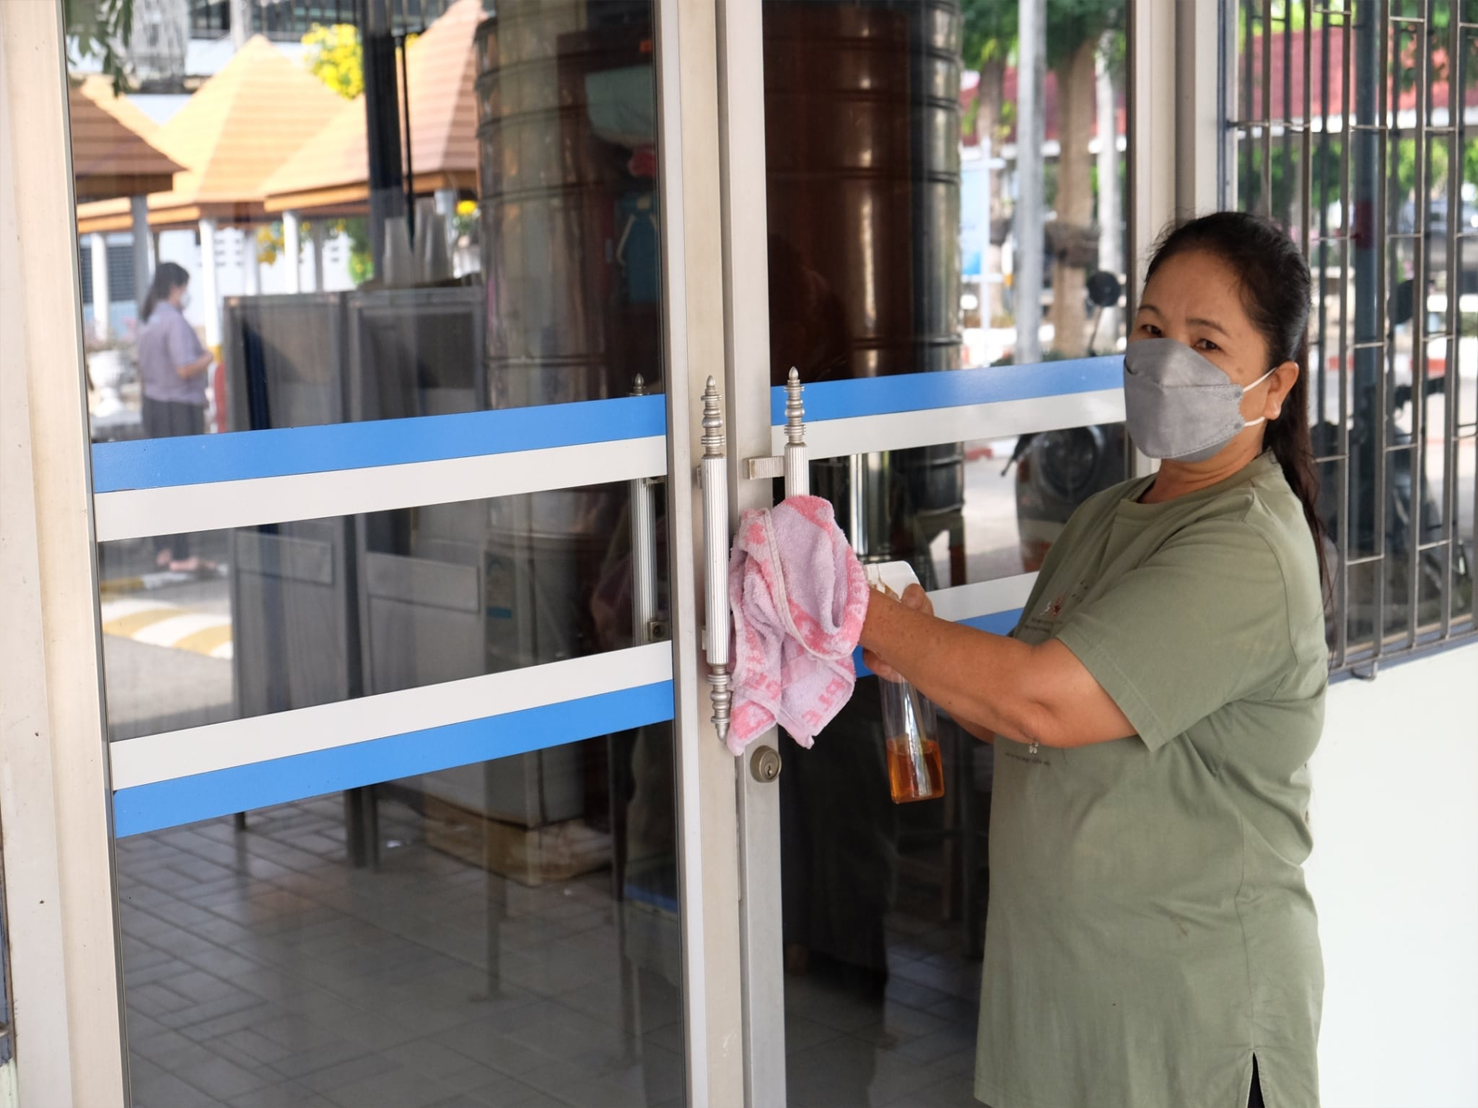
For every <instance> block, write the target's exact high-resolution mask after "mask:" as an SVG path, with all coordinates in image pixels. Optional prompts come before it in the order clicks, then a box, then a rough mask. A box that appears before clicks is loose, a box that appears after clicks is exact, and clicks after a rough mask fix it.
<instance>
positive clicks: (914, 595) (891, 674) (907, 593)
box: [862, 585, 934, 681]
mask: <svg viewBox="0 0 1478 1108" xmlns="http://www.w3.org/2000/svg"><path fill="white" fill-rule="evenodd" d="M883 602H891V603H896V604H902V605H903V606H904V607H905V608H907V609H908V610H909V611H911V612H923V613H924V615H926V616H932V615H933V614H934V602H933V601H932V600H930V599H929V594H928V593H926V592H925V591H924V590H923V587H922V586H920V585H910V586H908V588H906V589H904V590H903V596H902V597H901V598H900V599H899V600H896V601H894V600H893V598H892V597H890V596H888V594H887V593H876V594H874V595H873V597H872V603H883ZM862 662H863V664H864V665H866V666H867V668H868V669H870V670H872V671H873V672H874V673H875V674H877V675H878V676H879V677H881V678H882V679H883V680H884V681H902V680H903V676H902V674H900V673H899V672H898V671H897V670H896V669H894V668H893V667H892V666H890V665H889V664H888V663H887V662H885V661H883V660H882V659H881V658H879V657H878V656H877V655H876V654H874V653H873V652H872V651H871V650H864V651H863V652H862Z"/></svg>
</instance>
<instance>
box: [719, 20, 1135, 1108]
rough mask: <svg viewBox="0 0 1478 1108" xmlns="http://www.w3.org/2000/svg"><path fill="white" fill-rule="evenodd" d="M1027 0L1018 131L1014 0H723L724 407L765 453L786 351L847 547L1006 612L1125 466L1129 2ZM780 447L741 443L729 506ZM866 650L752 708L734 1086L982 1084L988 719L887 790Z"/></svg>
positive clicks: (743, 496)
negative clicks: (919, 799) (763, 773)
mask: <svg viewBox="0 0 1478 1108" xmlns="http://www.w3.org/2000/svg"><path fill="white" fill-rule="evenodd" d="M730 7H736V6H730ZM1007 8H1009V9H1010V12H1009V15H1010V18H1009V19H1008V18H1006V17H1005V16H1004V15H1003V13H1004V11H1005V9H1007ZM1041 8H1042V9H1043V14H1044V16H1045V20H1046V44H1045V53H1044V54H1040V56H1041V61H1042V65H1043V68H1044V70H1045V80H1044V87H1045V95H1044V96H1042V97H1041V98H1040V99H1038V100H1036V102H1035V109H1034V110H1035V118H1036V120H1037V127H1038V128H1039V130H1037V131H1035V132H1034V134H1035V137H1034V138H1033V137H1031V135H1032V134H1033V132H1026V131H1023V133H1018V128H1025V127H1026V126H1028V125H1029V124H1028V123H1027V120H1028V118H1029V117H1028V111H1029V110H1030V109H1029V107H1028V104H1027V102H1026V101H1027V99H1028V95H1029V89H1028V88H1027V87H1026V85H1027V82H1028V78H1027V77H1025V76H1023V77H1021V78H1020V81H1018V61H1020V60H1021V59H1024V58H1027V57H1028V56H1029V51H1027V49H1026V48H1025V47H1024V46H1023V45H1022V43H1021V42H1020V41H1019V36H1018V35H1017V28H1016V18H1015V17H1016V13H1017V6H1016V5H1015V4H1014V3H1013V4H1009V5H991V4H972V3H963V4H961V3H958V2H953V0H929V2H925V3H851V2H826V0H817V2H808V3H786V2H782V0H775V2H766V3H763V4H760V5H756V6H753V10H752V11H746V12H738V11H731V12H727V13H726V14H725V17H724V18H725V28H724V30H725V35H724V41H725V43H726V50H727V57H726V59H725V69H726V72H727V74H728V76H727V77H726V78H725V80H726V83H725V86H724V94H725V96H726V97H727V113H726V124H727V131H726V133H725V141H726V143H727V144H728V145H727V149H726V153H727V177H726V180H725V187H726V190H727V194H728V197H729V211H730V218H731V223H732V225H731V227H730V228H729V233H730V242H729V247H730V255H729V257H730V261H729V280H730V287H731V290H732V293H731V295H732V300H733V302H732V303H731V304H730V306H729V312H730V321H731V326H730V343H731V357H732V359H733V362H734V363H735V364H736V365H738V366H740V367H746V368H747V369H748V370H749V371H750V372H748V373H735V374H733V375H732V376H731V380H730V382H729V385H730V389H731V393H732V395H731V397H730V401H731V412H732V418H733V421H734V426H733V427H732V429H731V434H732V437H733V438H734V439H736V440H738V441H742V442H744V443H745V444H746V449H747V450H748V451H750V452H753V453H763V454H766V455H778V454H779V453H780V452H781V450H782V448H783V446H784V443H785V442H787V441H788V440H787V437H786V433H785V432H786V428H785V426H784V425H785V423H786V395H785V389H784V388H783V386H784V384H785V382H786V379H787V376H788V374H789V372H790V371H791V369H792V367H794V369H796V370H797V371H798V376H799V381H800V383H801V384H802V386H803V392H802V397H801V399H802V402H803V407H804V442H805V446H806V452H807V455H808V457H809V464H808V467H807V474H806V476H807V477H808V479H809V487H810V491H811V492H812V493H814V494H816V495H819V496H823V497H826V498H828V499H830V500H831V501H832V503H833V504H834V506H835V508H836V515H837V519H838V521H839V522H840V523H841V525H842V527H843V528H844V530H846V531H847V533H848V535H849V537H850V538H851V540H852V542H853V545H854V548H855V549H856V551H857V553H858V555H859V556H860V557H861V558H862V559H863V560H864V561H865V562H889V561H904V562H907V563H908V564H909V565H910V567H911V568H912V570H913V571H914V573H915V574H916V576H917V577H918V579H919V580H920V581H921V582H922V583H923V585H924V587H925V588H926V589H928V590H929V591H930V592H931V594H932V596H933V600H934V604H935V607H936V611H937V612H938V614H940V615H941V616H943V617H945V618H949V619H953V620H957V621H961V622H966V623H969V624H971V625H973V626H976V627H980V628H982V629H985V630H989V631H993V632H996V633H1006V632H1009V631H1010V630H1011V628H1012V627H1013V626H1014V625H1015V622H1016V619H1017V616H1018V615H1019V610H1020V608H1021V605H1022V604H1023V603H1024V601H1025V599H1026V597H1027V595H1028V593H1029V591H1030V588H1031V585H1032V582H1033V580H1034V575H1035V572H1036V570H1037V568H1038V567H1039V566H1040V565H1041V562H1042V558H1043V556H1044V554H1045V552H1046V550H1047V549H1048V547H1049V546H1050V545H1051V543H1052V542H1053V540H1054V539H1055V538H1056V536H1057V534H1058V533H1059V532H1060V531H1061V529H1062V526H1063V524H1064V523H1065V521H1066V520H1067V518H1068V515H1069V514H1070V513H1071V511H1072V509H1073V508H1074V507H1075V506H1076V505H1077V504H1078V503H1079V502H1080V501H1082V500H1083V499H1084V498H1085V497H1087V496H1088V495H1090V494H1091V493H1093V492H1095V491H1097V490H1098V489H1101V488H1104V487H1106V486H1108V485H1110V484H1112V483H1115V482H1117V481H1120V480H1122V479H1123V478H1124V477H1125V476H1127V462H1126V450H1125V440H1124V431H1123V423H1122V421H1123V400H1122V394H1121V390H1120V380H1121V364H1122V361H1121V359H1117V358H1115V357H1113V354H1114V353H1115V352H1116V351H1118V350H1120V349H1122V341H1123V322H1122V317H1123V307H1122V305H1123V292H1124V287H1123V286H1124V281H1125V272H1126V266H1125V258H1126V253H1127V251H1126V241H1125V240H1126V223H1127V217H1126V212H1127V211H1128V205H1127V203H1126V197H1125V192H1126V190H1125V188H1124V173H1125V167H1126V164H1127V156H1128V151H1127V149H1126V134H1125V114H1124V95H1125V93H1124V89H1125V84H1126V82H1125V75H1124V73H1123V65H1124V61H1123V59H1124V56H1125V36H1126V27H1125V22H1124V19H1125V16H1124V7H1123V6H1122V5H1110V4H1104V5H1102V6H1101V7H1095V6H1094V5H1088V6H1086V7H1085V6H1084V5H1081V4H1066V3H1063V4H1060V5H1059V4H1057V3H1055V0H1046V3H1045V4H1043V5H1041ZM1021 64H1023V65H1024V64H1027V63H1026V62H1021ZM755 73H763V78H762V79H761V80H756V79H754V77H753V76H752V75H753V74H755ZM737 74H748V75H750V76H748V77H745V78H740V77H737V76H736V75H737ZM760 150H763V152H764V157H763V159H761V158H759V157H758V156H757V155H758V151H760ZM1030 155H1035V156H1036V159H1037V162H1038V165H1039V166H1042V167H1043V168H1039V169H1033V168H1032V167H1031V164H1030V163H1031V157H1030ZM1034 212H1035V213H1036V214H1033V213H1034ZM1044 214H1045V218H1044ZM756 320H763V321H764V326H759V327H757V326H756V324H755V321H756ZM758 367H764V368H763V369H759V368H758ZM775 468H776V467H774V466H771V467H769V468H765V467H758V468H753V469H749V468H741V469H740V471H739V474H738V479H737V481H736V487H737V489H738V495H739V498H740V500H741V506H743V507H754V506H758V505H762V504H763V505H768V504H769V503H772V502H773V501H774V500H775V499H776V498H778V496H780V495H781V490H780V489H779V488H778V482H774V483H772V482H771V481H769V480H747V479H746V478H747V477H748V475H749V474H750V473H751V472H754V473H759V474H762V475H767V474H773V473H774V472H775ZM792 476H793V475H792ZM858 665H859V673H860V674H861V676H862V679H861V680H859V682H858V685H857V689H856V692H855V694H854V696H853V697H852V700H851V702H850V703H849V704H848V705H847V707H846V708H845V709H844V710H843V711H842V713H841V714H840V715H839V716H838V717H837V718H836V719H835V721H834V722H833V723H831V724H830V725H829V726H828V727H827V728H826V730H825V731H823V733H822V734H821V735H820V736H818V737H817V739H816V742H815V746H814V748H813V749H810V750H803V749H801V748H800V747H798V746H797V745H796V744H795V743H794V742H792V741H791V740H790V739H789V738H788V737H787V736H785V735H784V734H779V735H772V736H769V737H767V738H766V739H764V740H761V742H760V743H759V744H757V745H761V746H770V747H773V748H774V750H775V751H776V752H777V753H778V754H779V756H780V762H781V764H782V766H783V769H782V771H781V772H780V773H779V776H778V779H777V780H775V781H774V783H773V784H769V783H765V782H764V781H762V780H760V779H759V778H758V776H757V775H755V774H751V773H748V772H745V773H743V774H741V777H742V787H741V794H742V795H741V808H742V812H743V815H742V820H741V826H742V845H743V850H744V859H745V862H744V877H745V905H746V907H745V914H744V926H745V935H744V942H745V950H746V956H747V957H746V976H745V987H746V996H747V998H748V1001H749V1005H748V1008H747V1009H746V1021H747V1022H746V1027H747V1030H748V1032H749V1035H750V1047H749V1054H748V1056H747V1062H748V1067H749V1068H748V1071H747V1075H748V1078H749V1083H748V1089H749V1093H750V1102H751V1103H755V1104H762V1103H763V1104H770V1103H781V1102H782V1101H788V1103H789V1104H791V1105H793V1106H811V1105H833V1104H849V1105H860V1104H873V1105H886V1104H934V1105H954V1104H960V1105H968V1104H974V1103H976V1101H975V1097H974V1091H973V1070H974V1048H975V1031H976V1017H977V1004H978V995H979V988H980V972H981V971H980V956H981V949H982V943H983V936H984V929H985V920H986V910H987V903H988V897H989V866H988V864H987V858H988V852H989V816H990V800H991V782H992V772H991V770H992V748H991V747H990V746H988V745H985V744H982V743H979V742H977V741H976V740H974V739H973V738H971V737H970V736H968V735H966V734H965V733H964V732H963V731H961V730H960V729H958V728H957V727H955V726H954V725H953V724H952V723H951V722H950V721H948V720H947V719H946V720H943V721H941V725H940V735H939V740H940V745H941V747H942V751H943V760H944V767H945V768H944V775H945V784H946V792H945V796H944V798H943V799H941V800H933V801H928V802H924V803H919V804H912V805H905V806H899V805H895V804H894V803H893V802H892V801H891V799H890V793H889V787H888V774H887V768H886V764H885V759H884V753H885V738H886V736H885V735H884V734H883V731H882V712H881V706H880V703H879V694H878V688H877V680H876V679H875V678H871V677H868V676H867V674H866V671H865V670H863V669H861V668H860V665H861V662H860V658H859V659H858Z"/></svg>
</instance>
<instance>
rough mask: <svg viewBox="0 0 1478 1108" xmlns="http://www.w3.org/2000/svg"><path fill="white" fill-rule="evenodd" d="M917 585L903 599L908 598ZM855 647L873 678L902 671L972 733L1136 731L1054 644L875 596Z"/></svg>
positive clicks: (1080, 735)
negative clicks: (945, 617) (859, 646)
mask: <svg viewBox="0 0 1478 1108" xmlns="http://www.w3.org/2000/svg"><path fill="white" fill-rule="evenodd" d="M916 588H918V586H916V585H913V586H910V587H909V590H908V592H907V593H905V594H904V596H905V598H907V599H908V600H913V596H912V594H913V591H914V589H916ZM919 591H920V593H922V591H923V590H922V589H920V590H919ZM862 646H863V647H864V648H865V649H866V650H867V651H868V652H869V654H870V655H871V659H870V660H869V663H868V664H869V665H870V666H871V667H872V668H873V670H874V671H875V672H878V673H879V674H880V676H885V675H887V674H888V673H890V672H894V673H898V674H902V675H903V676H904V677H906V678H908V680H910V681H912V682H913V683H914V685H915V686H916V687H917V688H918V689H919V690H920V691H921V692H922V693H923V694H924V695H925V696H927V697H928V698H929V699H930V700H932V701H934V703H936V704H938V705H939V706H940V707H941V708H943V709H944V710H945V711H947V712H948V713H949V714H950V715H951V716H953V717H954V718H955V719H956V720H968V721H969V723H970V724H971V726H969V727H967V728H966V729H967V730H969V731H970V733H971V734H974V735H979V734H980V732H981V731H989V732H992V733H994V734H997V735H1000V736H1002V737H1003V738H1007V739H1012V740H1014V741H1016V742H1022V743H1030V742H1039V743H1041V744H1042V745H1043V746H1057V747H1074V746H1087V745H1088V744H1090V743H1099V742H1108V741H1110V740H1112V739H1122V738H1127V737H1129V736H1130V735H1133V734H1134V733H1135V730H1134V727H1133V725H1132V724H1130V722H1129V720H1128V719H1127V718H1126V717H1125V715H1124V713H1123V712H1121V711H1120V710H1119V706H1118V705H1117V704H1115V703H1114V701H1113V699H1112V698H1111V697H1110V696H1109V695H1108V693H1106V692H1104V690H1103V688H1102V686H1100V685H1099V683H1098V682H1097V681H1096V680H1095V679H1094V677H1093V675H1092V674H1091V673H1089V672H1088V670H1087V668H1086V667H1085V666H1084V665H1083V663H1082V662H1080V661H1078V659H1077V657H1076V656H1075V655H1074V654H1073V652H1072V651H1070V650H1069V649H1068V648H1067V647H1066V646H1064V645H1063V644H1062V643H1060V642H1057V641H1055V640H1049V641H1048V642H1044V643H1042V644H1040V645H1038V646H1029V645H1027V644H1026V643H1023V642H1018V641H1017V640H1015V639H1008V638H1004V637H1003V636H1000V635H991V634H988V633H986V632H984V631H977V630H975V629H974V628H972V627H965V626H962V625H960V624H955V623H950V622H948V621H947V620H942V619H936V618H935V617H934V616H932V615H928V614H925V613H924V612H922V611H916V610H913V608H912V606H911V605H910V604H907V603H900V602H899V601H897V600H894V599H893V598H892V597H889V596H886V595H883V594H881V593H874V594H873V596H872V597H871V599H870V600H869V602H868V608H867V620H866V622H865V623H864V624H863V626H862ZM874 662H876V663H878V664H874Z"/></svg>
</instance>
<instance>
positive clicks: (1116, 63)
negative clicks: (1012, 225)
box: [962, 0, 1124, 355]
mask: <svg viewBox="0 0 1478 1108" xmlns="http://www.w3.org/2000/svg"><path fill="white" fill-rule="evenodd" d="M1046 8H1047V65H1048V67H1049V68H1050V69H1051V70H1052V71H1053V73H1054V74H1056V77H1057V134H1058V140H1059V146H1060V152H1059V154H1058V164H1057V169H1056V180H1055V186H1056V187H1055V201H1056V203H1055V207H1056V212H1057V219H1058V222H1059V224H1060V225H1061V226H1062V227H1063V228H1064V229H1066V228H1070V227H1076V228H1087V227H1089V226H1090V225H1091V224H1092V223H1093V196H1094V187H1093V168H1094V167H1093V160H1092V158H1091V157H1090V155H1089V153H1088V141H1089V139H1090V137H1091V135H1092V128H1093V104H1094V99H1095V97H1094V84H1095V81H1096V74H1095V67H1094V61H1095V57H1096V52H1097V48H1098V44H1099V40H1100V38H1102V37H1103V35H1104V32H1105V31H1110V30H1115V29H1118V28H1121V27H1122V25H1123V6H1122V4H1121V3H1120V2H1119V0H1046ZM962 10H963V14H964V42H963V55H964V61H965V64H966V65H971V66H976V67H978V69H979V71H980V92H979V95H978V99H977V108H976V109H975V111H976V115H975V119H974V120H973V122H974V123H975V127H976V133H977V134H979V135H981V136H982V137H990V138H991V139H992V140H993V141H995V142H999V141H1001V139H1003V138H1004V134H1005V130H1006V124H1007V122H1008V116H1007V113H1008V112H1009V110H1010V105H1007V104H1005V103H1003V101H1004V99H1005V96H1004V89H1005V74H1006V66H1007V63H1008V61H1009V60H1010V58H1011V56H1012V55H1013V54H1014V53H1015V50H1016V39H1017V5H1016V3H1015V2H1014V0H963V2H962ZM1110 39H1111V40H1112V42H1113V44H1114V45H1115V47H1116V55H1115V56H1114V57H1112V58H1110V63H1111V65H1112V66H1113V68H1114V69H1115V71H1116V72H1121V71H1122V68H1123V65H1124V59H1123V52H1122V34H1119V35H1113V36H1110ZM968 122H971V121H967V123H968ZM994 202H995V198H994V197H993V198H992V204H993V206H994ZM1017 232H1018V234H1025V233H1027V232H1026V229H1025V228H1018V229H1017ZM1031 233H1038V232H1037V231H1036V230H1033V231H1032V232H1031ZM1086 277H1087V274H1086V273H1085V272H1084V271H1083V270H1082V269H1081V268H1077V267H1073V266H1069V265H1064V264H1061V259H1060V258H1059V264H1057V265H1055V266H1054V267H1053V279H1052V289H1053V309H1052V323H1053V330H1054V332H1055V335H1056V337H1055V339H1054V340H1053V341H1054V343H1055V345H1056V348H1057V349H1058V350H1060V351H1063V352H1064V353H1067V354H1070V355H1072V354H1081V353H1082V352H1083V350H1084V349H1086V341H1087V334H1086V327H1087V320H1088V317H1087V308H1086V304H1085V291H1084V283H1085V281H1086Z"/></svg>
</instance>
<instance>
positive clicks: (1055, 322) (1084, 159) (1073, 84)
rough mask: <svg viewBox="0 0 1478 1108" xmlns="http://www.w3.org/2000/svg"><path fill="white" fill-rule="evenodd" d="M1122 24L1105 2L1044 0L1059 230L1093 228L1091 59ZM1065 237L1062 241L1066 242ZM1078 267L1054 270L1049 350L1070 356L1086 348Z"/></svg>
mask: <svg viewBox="0 0 1478 1108" xmlns="http://www.w3.org/2000/svg"><path fill="white" fill-rule="evenodd" d="M1121 23H1122V9H1121V8H1120V7H1119V5H1118V4H1117V3H1105V2H1104V0H1048V4H1047V65H1048V66H1049V67H1050V68H1051V70H1052V72H1053V73H1054V74H1056V76H1057V140H1058V154H1057V198H1056V205H1055V207H1056V211H1057V223H1058V226H1059V228H1060V229H1061V230H1062V231H1063V232H1066V233H1073V232H1077V231H1083V232H1086V230H1087V228H1089V227H1090V226H1091V225H1092V224H1093V180H1092V173H1093V159H1092V157H1091V156H1090V155H1089V152H1088V141H1089V139H1090V138H1091V137H1092V133H1093V106H1094V102H1095V100H1096V92H1095V82H1096V80H1097V75H1096V72H1095V60H1096V57H1097V51H1098V45H1099V40H1100V39H1101V38H1102V37H1103V35H1104V32H1105V31H1108V30H1111V29H1113V28H1115V27H1117V26H1119V25H1120V24H1121ZM1065 238H1066V236H1065V235H1064V236H1063V239H1062V241H1065ZM1086 281H1087V273H1086V271H1084V270H1083V269H1082V268H1080V267H1078V266H1073V265H1065V264H1063V257H1062V254H1061V252H1059V254H1058V257H1057V264H1056V265H1054V266H1053V267H1052V315H1051V319H1052V330H1053V336H1054V337H1053V340H1052V341H1053V346H1054V347H1055V348H1056V349H1057V350H1059V351H1061V352H1062V353H1063V354H1066V355H1068V356H1069V357H1077V356H1080V355H1082V354H1083V352H1084V351H1085V350H1086V349H1087V345H1086V343H1087V330H1086V329H1087V323H1088V309H1087V303H1086V292H1085V287H1084V286H1085V283H1086Z"/></svg>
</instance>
